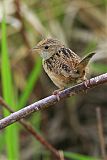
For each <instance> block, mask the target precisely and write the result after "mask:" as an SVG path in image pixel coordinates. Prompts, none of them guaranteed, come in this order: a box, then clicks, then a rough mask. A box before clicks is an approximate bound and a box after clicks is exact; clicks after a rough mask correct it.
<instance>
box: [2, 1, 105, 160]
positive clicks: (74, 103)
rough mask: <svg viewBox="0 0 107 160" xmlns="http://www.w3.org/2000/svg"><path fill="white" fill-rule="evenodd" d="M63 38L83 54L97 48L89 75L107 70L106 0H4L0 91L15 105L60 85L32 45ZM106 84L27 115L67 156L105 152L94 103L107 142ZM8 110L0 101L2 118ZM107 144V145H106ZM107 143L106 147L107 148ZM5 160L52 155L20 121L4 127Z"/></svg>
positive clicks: (85, 159) (88, 157)
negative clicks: (44, 39) (100, 117)
mask: <svg viewBox="0 0 107 160" xmlns="http://www.w3.org/2000/svg"><path fill="white" fill-rule="evenodd" d="M46 37H53V38H57V39H59V40H61V41H62V42H64V43H65V44H66V46H67V47H69V48H71V49H72V50H73V51H74V52H76V53H77V54H78V55H79V56H81V57H83V56H84V55H85V54H87V53H89V52H91V51H96V55H95V56H94V58H93V59H92V63H91V64H90V71H89V75H88V77H94V76H96V75H100V74H102V73H105V72H107V53H106V52H107V0H30V1H29V0H1V1H0V95H1V96H2V97H3V98H4V100H5V101H6V103H7V104H8V105H10V106H11V107H12V108H13V109H14V110H19V109H21V108H23V107H25V106H27V105H28V104H31V103H33V102H35V101H37V100H39V99H42V98H44V97H47V96H49V95H51V94H52V92H53V91H54V90H55V89H56V87H55V85H54V84H53V83H52V82H51V80H50V79H49V78H48V76H47V75H46V73H45V72H44V71H43V69H42V63H41V58H40V57H39V55H38V54H36V53H35V54H33V53H31V52H30V49H31V48H32V47H33V46H34V45H36V44H37V43H38V42H39V41H40V40H42V39H43V38H46ZM106 97H107V85H103V86H100V87H97V88H95V89H92V90H90V91H88V92H87V93H82V94H80V95H78V96H75V97H71V98H69V99H67V100H63V101H61V102H59V103H58V104H56V105H54V106H53V107H52V108H50V109H48V108H47V109H46V110H43V111H41V112H38V113H34V114H32V115H31V116H29V117H27V118H26V119H27V120H28V121H29V122H31V124H32V125H33V127H34V128H35V130H36V131H37V132H38V133H40V134H41V135H42V136H43V137H44V138H45V139H46V140H47V141H48V142H49V143H50V144H52V145H53V146H54V147H55V148H56V149H58V150H61V151H63V153H64V156H65V159H68V160H95V159H96V160H98V158H99V159H100V157H102V153H101V144H100V139H99V134H98V122H97V118H96V107H98V106H99V107H101V114H102V121H103V128H104V135H103V136H104V141H105V145H106V144H107V98H106ZM7 115H9V112H8V111H6V110H5V109H3V106H2V105H0V119H2V118H3V117H5V116H7ZM106 148H107V147H106ZM106 148H105V149H106ZM0 159H1V160H7V159H8V160H20V159H21V160H54V159H55V157H53V156H52V155H51V153H50V152H49V151H48V150H46V149H45V147H44V146H42V145H41V144H40V143H39V142H38V141H36V140H35V139H34V138H33V137H32V136H31V135H30V134H29V133H28V132H27V131H26V130H25V129H23V127H22V126H20V125H19V124H18V123H15V124H13V125H11V126H9V127H7V128H6V129H4V130H3V131H0Z"/></svg>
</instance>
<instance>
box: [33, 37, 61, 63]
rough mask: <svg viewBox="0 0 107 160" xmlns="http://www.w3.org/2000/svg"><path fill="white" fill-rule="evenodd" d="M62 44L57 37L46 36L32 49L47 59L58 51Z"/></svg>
mask: <svg viewBox="0 0 107 160" xmlns="http://www.w3.org/2000/svg"><path fill="white" fill-rule="evenodd" d="M62 47H64V45H63V44H62V43H61V42H60V41H59V40H57V39H52V38H47V39H43V40H42V41H40V42H39V43H38V44H37V45H36V46H35V47H33V49H32V51H38V52H39V54H40V55H41V57H42V58H43V59H44V60H47V59H49V58H50V57H51V56H52V55H54V54H55V53H57V52H58V50H59V49H60V48H62Z"/></svg>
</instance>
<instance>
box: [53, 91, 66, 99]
mask: <svg viewBox="0 0 107 160" xmlns="http://www.w3.org/2000/svg"><path fill="white" fill-rule="evenodd" d="M63 89H64V88H60V89H57V90H55V91H54V92H53V95H56V98H57V100H58V101H60V96H59V93H60V91H62V90H63Z"/></svg>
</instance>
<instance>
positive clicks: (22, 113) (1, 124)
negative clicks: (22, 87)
mask: <svg viewBox="0 0 107 160" xmlns="http://www.w3.org/2000/svg"><path fill="white" fill-rule="evenodd" d="M104 83H107V73H105V74H102V75H100V76H97V77H94V78H91V79H90V80H87V81H86V82H82V83H80V84H77V85H75V86H73V87H70V88H68V89H65V90H63V91H61V92H60V93H59V98H60V100H61V99H64V98H67V97H69V96H73V95H75V94H78V93H80V92H83V91H86V90H88V89H90V88H94V87H96V86H99V85H101V84H104ZM57 102H58V99H57V96H56V95H51V96H49V97H46V98H44V99H42V100H39V101H38V102H35V103H33V104H31V105H29V106H27V107H25V108H23V109H21V110H19V111H17V112H15V113H12V114H11V115H9V116H7V117H6V118H3V119H1V120H0V129H3V128H5V127H7V126H9V125H10V124H12V123H14V122H16V121H18V120H20V119H22V118H24V117H26V116H28V115H30V114H31V113H33V112H37V111H40V110H42V109H44V108H47V107H49V106H52V105H53V104H55V103H57Z"/></svg>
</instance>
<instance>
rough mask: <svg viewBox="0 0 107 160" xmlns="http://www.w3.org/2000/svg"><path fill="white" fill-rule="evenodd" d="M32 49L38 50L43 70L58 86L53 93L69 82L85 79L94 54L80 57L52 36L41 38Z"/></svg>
mask: <svg viewBox="0 0 107 160" xmlns="http://www.w3.org/2000/svg"><path fill="white" fill-rule="evenodd" d="M34 50H36V51H39V53H40V55H41V57H42V58H43V61H42V63H43V68H44V70H45V72H46V73H47V74H48V76H49V77H50V79H51V80H52V81H53V83H54V84H55V85H56V86H57V87H58V88H59V90H57V91H54V94H57V93H58V92H59V91H60V90H62V89H64V88H65V87H67V86H69V85H71V84H74V83H78V82H81V81H84V80H86V73H87V65H88V62H89V61H90V59H91V58H92V56H93V55H94V54H95V53H90V54H89V55H87V56H86V57H84V58H83V59H81V58H80V57H79V56H78V55H77V54H75V53H74V52H73V51H72V50H71V49H69V48H66V47H65V46H64V45H63V44H62V43H61V42H60V41H59V40H57V39H52V38H47V39H43V40H42V41H40V42H39V43H38V44H37V45H36V46H35V47H34V48H33V51H34Z"/></svg>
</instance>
